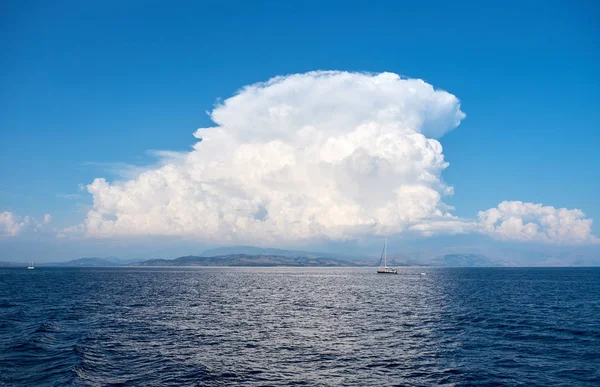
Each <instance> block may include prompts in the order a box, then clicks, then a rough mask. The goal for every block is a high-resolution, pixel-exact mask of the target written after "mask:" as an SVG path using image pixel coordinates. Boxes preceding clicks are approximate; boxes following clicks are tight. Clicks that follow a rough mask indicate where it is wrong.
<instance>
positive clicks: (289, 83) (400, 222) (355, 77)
mask: <svg viewBox="0 0 600 387" xmlns="http://www.w3.org/2000/svg"><path fill="white" fill-rule="evenodd" d="M210 115H211V118H212V120H213V121H214V122H215V124H216V125H215V126H214V127H210V128H201V129H198V130H197V131H196V133H195V137H196V138H197V139H198V142H197V143H196V144H195V145H194V147H193V150H192V151H191V152H187V153H177V154H175V153H172V152H170V153H164V154H161V153H159V154H158V155H159V156H162V157H163V160H162V161H163V162H162V164H161V165H162V166H160V167H155V168H151V169H148V170H146V171H142V172H140V173H139V174H138V175H137V176H135V177H134V178H132V179H130V180H127V181H122V182H112V183H111V182H108V181H106V180H105V179H101V178H100V179H95V180H94V181H93V182H92V183H91V184H90V185H89V186H88V187H87V189H88V191H89V193H91V194H92V195H93V198H94V206H93V209H92V210H91V211H90V212H89V213H88V215H87V218H86V220H85V223H84V224H83V225H82V226H81V227H75V228H72V229H78V230H79V229H82V230H84V232H85V233H86V235H88V236H92V237H111V236H122V235H129V236H132V235H175V236H187V237H194V238H198V239H201V240H207V241H213V242H219V243H240V242H251V243H263V244H267V243H270V242H282V241H298V240H310V239H332V240H347V239H353V238H357V237H361V236H365V235H389V234H396V233H403V232H419V233H422V234H425V235H433V234H439V233H466V232H482V233H485V234H489V235H492V236H493V237H497V238H501V239H509V240H537V241H542V242H554V243H570V242H574V243H583V242H587V241H590V240H592V238H593V237H591V235H590V225H591V220H586V219H584V218H583V214H582V213H581V211H579V210H565V209H560V210H555V209H553V208H552V207H544V206H541V205H534V204H527V203H521V202H503V203H501V204H500V206H499V207H498V208H497V209H490V210H487V211H484V212H481V213H480V214H479V219H478V220H468V219H461V218H457V217H455V216H453V215H452V214H451V210H452V208H451V207H449V206H447V205H446V204H444V202H443V198H444V197H445V196H448V195H451V194H453V189H452V187H451V186H448V185H447V184H445V183H444V182H443V181H442V179H441V174H442V172H443V170H444V169H445V168H446V167H447V166H448V163H447V162H446V161H445V160H444V155H443V153H442V146H441V144H440V143H439V142H438V141H437V138H439V137H440V136H442V135H443V134H444V133H446V132H448V131H450V130H452V129H454V128H456V127H457V126H458V125H459V124H460V122H461V120H462V119H464V118H465V114H464V113H463V112H462V111H461V110H460V103H459V100H458V99H457V98H456V97H455V96H454V95H452V94H449V93H447V92H445V91H441V90H435V89H434V88H433V87H432V86H431V85H429V84H427V83H425V82H424V81H422V80H417V79H402V78H401V77H399V76H398V75H396V74H391V73H382V74H363V73H347V72H311V73H306V74H295V75H290V76H284V77H276V78H273V79H271V80H269V81H268V82H266V83H259V84H254V85H250V86H247V87H245V88H243V89H242V90H240V91H239V92H238V93H237V94H236V95H235V96H233V97H231V98H229V99H226V100H225V101H224V102H223V103H222V104H220V105H219V106H217V107H216V108H215V109H214V110H213V111H212V112H211V114H210ZM516 203H518V204H516ZM549 209H552V210H553V211H554V212H552V211H550V210H549ZM519 220H520V222H521V223H520V224H519ZM586 227H587V228H586Z"/></svg>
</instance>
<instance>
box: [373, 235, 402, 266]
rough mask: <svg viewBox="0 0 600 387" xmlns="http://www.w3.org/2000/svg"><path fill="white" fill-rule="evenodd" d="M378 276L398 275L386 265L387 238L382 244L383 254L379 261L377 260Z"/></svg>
mask: <svg viewBox="0 0 600 387" xmlns="http://www.w3.org/2000/svg"><path fill="white" fill-rule="evenodd" d="M377 273H378V274H398V270H396V269H394V268H393V267H388V265H387V238H385V242H383V253H381V259H380V260H379V269H378V270H377Z"/></svg>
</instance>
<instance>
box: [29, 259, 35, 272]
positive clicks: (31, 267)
mask: <svg viewBox="0 0 600 387" xmlns="http://www.w3.org/2000/svg"><path fill="white" fill-rule="evenodd" d="M27 269H28V270H33V269H35V267H34V266H33V261H31V265H29V266H27Z"/></svg>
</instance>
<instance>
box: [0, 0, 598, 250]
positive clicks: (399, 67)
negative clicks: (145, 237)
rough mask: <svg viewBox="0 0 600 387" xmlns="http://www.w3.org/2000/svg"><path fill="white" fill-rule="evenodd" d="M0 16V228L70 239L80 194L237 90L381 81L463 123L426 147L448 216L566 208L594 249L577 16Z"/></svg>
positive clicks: (188, 132)
mask: <svg viewBox="0 0 600 387" xmlns="http://www.w3.org/2000/svg"><path fill="white" fill-rule="evenodd" d="M1 7H2V12H0V14H1V16H0V18H1V23H0V31H1V32H0V48H1V50H2V52H3V53H4V54H3V57H4V60H3V61H1V62H0V82H1V85H2V87H1V89H2V93H1V94H0V104H1V106H2V114H1V115H0V165H1V169H0V212H2V211H9V212H11V213H14V214H18V215H19V216H27V215H29V216H34V217H36V218H38V219H41V218H42V217H43V216H44V214H51V215H52V223H51V224H52V227H54V228H55V229H62V228H65V227H69V226H73V225H76V224H79V223H81V222H82V221H83V220H84V219H85V217H86V212H87V211H88V210H89V208H90V206H91V203H92V196H91V195H90V194H89V193H87V192H84V191H81V190H80V189H79V186H80V185H87V184H90V183H91V182H92V181H93V180H94V179H95V178H98V177H104V178H106V179H107V180H108V181H114V180H115V179H119V178H120V177H119V176H118V174H117V173H116V170H119V169H122V168H120V166H122V165H123V164H133V165H138V166H144V165H148V164H151V163H152V162H154V159H153V157H151V156H150V155H149V153H148V151H149V150H174V151H189V150H190V149H191V148H190V147H191V146H192V145H194V144H195V143H196V141H197V140H196V139H194V137H192V134H193V132H194V131H195V130H196V129H197V128H199V127H209V126H212V125H213V123H211V120H210V117H209V116H208V115H207V113H206V112H207V111H211V110H212V109H213V107H214V106H215V104H216V102H217V101H218V100H219V99H221V100H222V99H226V98H228V97H230V96H232V95H233V94H234V93H235V92H236V91H237V90H239V89H240V88H241V87H243V86H244V85H248V84H252V83H255V82H259V81H266V80H268V79H270V78H272V77H274V76H277V75H286V74H294V73H305V72H307V71H312V70H342V71H351V72H363V71H368V72H373V73H379V72H384V71H387V72H393V73H396V74H400V75H403V76H407V77H410V78H420V79H423V80H425V81H426V82H427V83H429V84H431V85H433V86H434V87H435V88H439V89H442V90H446V91H448V92H449V93H452V94H453V95H455V96H456V97H457V98H458V99H460V103H461V109H462V111H464V112H465V113H466V115H467V117H466V118H465V119H464V120H463V121H462V123H461V124H460V126H459V127H458V128H457V129H455V130H453V131H450V132H448V133H446V134H445V135H444V136H443V137H441V138H440V139H439V141H440V142H441V144H442V146H443V154H444V157H445V159H446V160H447V161H448V162H449V163H450V166H449V167H448V168H446V169H445V170H444V172H443V174H442V179H443V181H444V182H446V183H447V184H449V185H451V186H453V187H454V195H453V196H450V197H447V198H445V199H444V201H445V202H446V203H447V204H449V205H451V206H453V207H455V210H454V211H453V212H452V214H453V215H455V216H459V217H465V218H473V217H476V216H477V212H478V211H481V210H486V209H489V208H493V207H496V206H497V205H498V203H500V202H502V201H505V200H509V201H510V200H519V201H523V202H531V203H542V204H543V205H544V206H554V207H557V208H558V207H561V208H562V207H565V208H568V209H580V210H582V211H583V212H584V213H585V216H586V217H587V218H590V219H593V220H595V221H596V223H595V224H593V226H592V233H593V234H595V235H598V234H600V206H599V205H598V200H597V198H598V196H599V195H600V183H599V181H600V168H599V166H600V156H599V154H598V152H597V147H598V145H600V134H599V129H600V117H599V115H600V113H599V111H600V109H598V106H599V101H598V95H599V94H598V92H599V91H600V88H599V86H600V85H599V76H598V69H599V68H600V54H599V53H598V52H600V50H598V49H597V48H598V47H599V43H600V33H599V28H600V27H599V25H598V20H599V19H598V18H599V15H600V10H599V9H600V8H599V7H598V5H597V4H596V3H595V2H593V1H571V2H567V1H543V2H541V1H539V2H538V1H527V2H510V1H509V2H501V3H499V4H494V5H485V4H481V3H480V2H459V3H448V2H438V1H426V2H418V3H417V2H392V1H389V2H388V1H381V2H373V1H371V2H366V1H365V2H362V1H356V2H337V1H319V2H313V1H302V2H275V1H265V2H241V1H240V2H238V1H225V2H216V1H214V2H213V1H206V2H168V3H165V2H133V1H132V2H125V4H122V2H119V3H118V2H111V1H109V2H101V3H89V2H74V1H62V2H59V3H58V4H56V3H49V2H42V1H23V2H12V3H6V4H3V5H2V6H1ZM19 237H20V238H24V236H19ZM45 238H50V236H46V237H45ZM0 243H7V242H3V241H0ZM77 243H79V244H81V243H84V242H81V241H79V242H77ZM94 243H95V242H94ZM91 245H92V243H91V242H90V246H91ZM90 250H92V251H90V252H89V254H88V255H93V254H95V253H96V251H99V250H98V249H97V248H96V247H93V248H90Z"/></svg>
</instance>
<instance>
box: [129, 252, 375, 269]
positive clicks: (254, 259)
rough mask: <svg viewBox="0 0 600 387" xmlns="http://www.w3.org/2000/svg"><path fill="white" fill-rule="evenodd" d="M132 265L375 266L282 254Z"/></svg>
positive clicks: (135, 264) (211, 257) (136, 264)
mask: <svg viewBox="0 0 600 387" xmlns="http://www.w3.org/2000/svg"><path fill="white" fill-rule="evenodd" d="M130 266H291V267H308V266H321V267H323V266H324V267H341V266H373V264H372V263H369V262H356V261H347V260H341V259H334V258H328V257H287V256H282V255H263V254H259V255H250V254H229V255H217V256H210V257H206V256H203V257H198V256H193V255H190V256H186V257H180V258H176V259H150V260H148V261H142V262H137V263H133V264H131V265H130Z"/></svg>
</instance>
